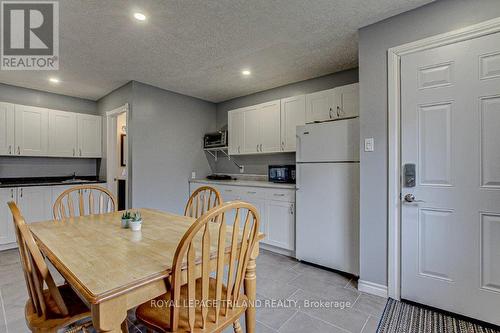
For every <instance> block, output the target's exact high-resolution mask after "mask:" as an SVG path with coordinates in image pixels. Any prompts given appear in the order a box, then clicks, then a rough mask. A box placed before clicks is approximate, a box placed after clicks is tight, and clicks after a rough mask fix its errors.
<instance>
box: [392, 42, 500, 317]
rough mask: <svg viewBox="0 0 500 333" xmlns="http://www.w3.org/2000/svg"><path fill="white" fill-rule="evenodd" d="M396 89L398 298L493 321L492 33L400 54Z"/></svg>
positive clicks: (499, 208)
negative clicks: (404, 173)
mask: <svg viewBox="0 0 500 333" xmlns="http://www.w3.org/2000/svg"><path fill="white" fill-rule="evenodd" d="M401 93H402V100H401V107H402V114H401V117H402V118H401V119H402V126H401V128H402V137H401V139H402V163H403V164H407V163H411V164H415V170H416V177H414V178H415V186H414V187H408V186H406V184H405V183H404V182H403V183H404V184H403V188H402V194H403V197H404V196H405V195H409V196H414V197H415V201H414V202H406V201H403V206H402V290H401V293H402V298H404V299H408V300H412V301H416V302H419V303H423V304H427V305H431V306H434V307H438V308H442V309H445V310H448V311H451V312H455V313H459V314H462V315H465V316H469V317H473V318H476V319H480V320H483V321H487V322H491V323H494V324H496V325H499V324H500V316H499V312H498V311H499V309H500V167H499V166H500V149H499V148H498V144H499V143H500V130H499V129H500V34H498V33H497V34H492V35H488V36H485V37H481V38H476V39H473V40H470V41H465V42H461V43H456V44H451V45H447V46H443V47H439V48H435V49H431V50H427V51H422V52H419V53H415V54H411V55H406V56H403V57H402V59H401ZM410 176H411V175H410ZM408 199H409V201H411V200H412V198H408Z"/></svg>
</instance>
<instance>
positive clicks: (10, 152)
mask: <svg viewBox="0 0 500 333" xmlns="http://www.w3.org/2000/svg"><path fill="white" fill-rule="evenodd" d="M9 155H12V145H9Z"/></svg>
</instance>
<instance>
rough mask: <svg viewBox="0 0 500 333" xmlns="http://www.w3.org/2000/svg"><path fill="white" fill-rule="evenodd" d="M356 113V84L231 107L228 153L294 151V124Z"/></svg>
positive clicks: (343, 116)
mask: <svg viewBox="0 0 500 333" xmlns="http://www.w3.org/2000/svg"><path fill="white" fill-rule="evenodd" d="M358 115H359V84H358V83H355V84H349V85H346V86H341V87H337V88H333V89H328V90H323V91H318V92H315V93H312V94H308V95H300V96H293V97H289V98H283V99H281V100H276V101H272V102H267V103H262V104H258V105H253V106H248V107H245V108H241V109H237V110H232V111H229V112H228V131H229V154H230V155H238V154H261V153H268V154H269V153H278V152H295V151H296V149H297V142H296V130H297V126H299V125H304V124H305V123H310V122H316V121H317V122H319V121H327V120H334V119H338V118H346V117H354V116H358Z"/></svg>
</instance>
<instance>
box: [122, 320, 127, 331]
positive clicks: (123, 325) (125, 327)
mask: <svg viewBox="0 0 500 333" xmlns="http://www.w3.org/2000/svg"><path fill="white" fill-rule="evenodd" d="M122 332H123V333H128V322H127V319H125V320H124V321H123V323H122Z"/></svg>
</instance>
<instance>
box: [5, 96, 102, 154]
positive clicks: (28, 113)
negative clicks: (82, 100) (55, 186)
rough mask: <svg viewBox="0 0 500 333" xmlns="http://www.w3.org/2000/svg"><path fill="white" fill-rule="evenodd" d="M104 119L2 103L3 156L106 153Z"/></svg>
mask: <svg viewBox="0 0 500 333" xmlns="http://www.w3.org/2000/svg"><path fill="white" fill-rule="evenodd" d="M101 131H102V118H101V117H100V116H94V115H87V114H79V113H74V112H66V111H58V110H49V109H44V108H39V107H34V106H27V105H18V104H9V103H2V102H0V155H17V156H53V157H91V158H99V157H101V156H102V132H101Z"/></svg>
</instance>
